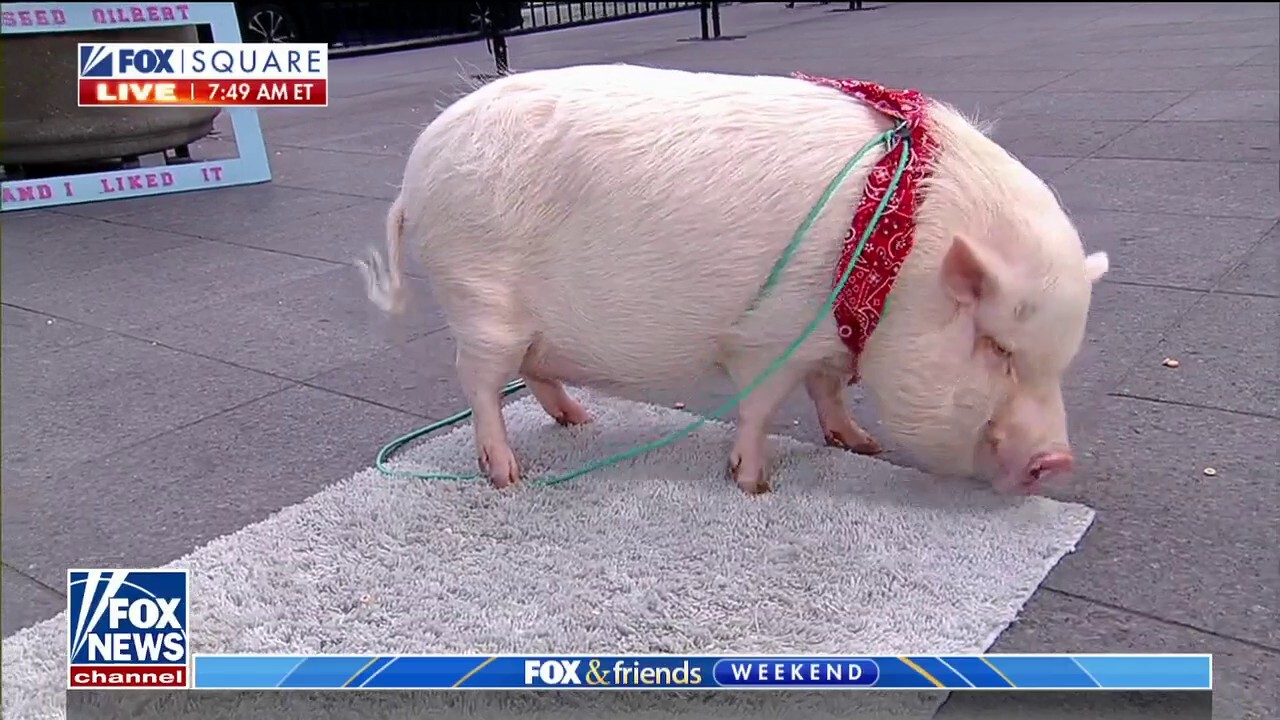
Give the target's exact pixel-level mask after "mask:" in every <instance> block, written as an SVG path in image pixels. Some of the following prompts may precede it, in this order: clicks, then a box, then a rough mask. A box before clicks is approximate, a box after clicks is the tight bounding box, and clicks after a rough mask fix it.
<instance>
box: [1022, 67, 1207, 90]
mask: <svg viewBox="0 0 1280 720" xmlns="http://www.w3.org/2000/svg"><path fill="white" fill-rule="evenodd" d="M1222 75H1223V72H1222V68H1217V67H1194V68H1134V69H1131V70H1126V71H1124V72H1117V71H1115V70H1112V69H1109V68H1091V69H1088V70H1081V71H1079V72H1075V73H1072V74H1070V75H1067V76H1066V77H1063V78H1061V79H1058V80H1056V81H1054V82H1051V83H1047V84H1046V85H1044V86H1043V89H1044V90H1045V91H1046V92H1172V91H1177V90H1185V89H1188V88H1193V89H1194V88H1201V87H1205V86H1207V85H1210V84H1211V83H1212V82H1213V81H1214V80H1216V79H1218V78H1220V77H1222Z"/></svg>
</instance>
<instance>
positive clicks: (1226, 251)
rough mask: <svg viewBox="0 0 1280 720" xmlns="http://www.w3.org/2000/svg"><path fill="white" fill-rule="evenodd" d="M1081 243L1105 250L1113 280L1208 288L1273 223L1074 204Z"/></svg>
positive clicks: (1250, 247) (1110, 276) (1254, 244)
mask: <svg viewBox="0 0 1280 720" xmlns="http://www.w3.org/2000/svg"><path fill="white" fill-rule="evenodd" d="M1071 218H1072V220H1073V221H1074V222H1075V224H1076V228H1077V229H1078V230H1079V231H1080V237H1081V238H1082V239H1083V240H1084V244H1085V247H1086V248H1087V249H1088V250H1089V251H1090V252H1093V251H1095V250H1105V251H1107V254H1108V258H1109V259H1110V260H1111V269H1110V270H1108V271H1107V275H1106V278H1107V280H1109V281H1113V282H1137V283H1147V284H1156V285H1173V286H1177V287H1184V288H1191V289H1195V290H1209V289H1211V288H1212V287H1213V286H1214V283H1216V282H1217V281H1218V279H1219V278H1221V277H1222V276H1223V275H1224V274H1226V273H1227V272H1228V271H1230V270H1231V268H1232V267H1234V266H1235V264H1236V263H1238V262H1240V261H1241V260H1243V259H1244V258H1245V257H1247V256H1248V254H1249V253H1250V252H1251V250H1252V249H1253V248H1254V247H1255V246H1256V245H1257V244H1258V241H1259V240H1260V239H1261V238H1262V236H1263V235H1264V234H1265V233H1266V232H1267V231H1268V230H1270V229H1271V227H1272V226H1273V225H1274V224H1275V223H1274V221H1272V220H1258V219H1253V218H1221V217H1203V216H1201V217H1196V216H1192V215H1167V214H1163V213H1139V212H1118V211H1112V210H1076V211H1074V212H1072V213H1071Z"/></svg>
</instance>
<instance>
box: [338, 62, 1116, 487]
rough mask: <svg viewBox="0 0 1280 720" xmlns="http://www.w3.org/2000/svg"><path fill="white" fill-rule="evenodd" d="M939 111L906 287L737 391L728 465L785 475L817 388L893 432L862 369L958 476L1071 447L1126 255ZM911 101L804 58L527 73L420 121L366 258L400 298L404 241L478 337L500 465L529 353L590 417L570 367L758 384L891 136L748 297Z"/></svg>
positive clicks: (918, 445) (564, 399)
mask: <svg viewBox="0 0 1280 720" xmlns="http://www.w3.org/2000/svg"><path fill="white" fill-rule="evenodd" d="M928 113H929V118H930V122H931V126H930V132H931V133H932V137H933V139H934V140H935V141H936V143H937V147H938V150H937V153H936V156H935V157H934V160H933V165H932V175H931V177H930V178H929V179H928V180H927V181H925V182H924V183H923V184H922V187H921V193H922V198H923V199H922V201H921V202H920V204H919V207H918V208H917V209H916V211H915V217H914V221H915V232H914V246H913V247H912V249H911V251H910V254H909V255H908V256H907V257H906V260H905V262H904V263H902V265H901V269H900V270H899V271H898V272H897V277H896V278H895V279H894V284H893V286H892V291H891V294H890V295H889V299H890V302H889V309H888V310H887V311H886V312H885V313H884V314H883V316H882V317H881V318H880V320H879V324H878V325H877V326H875V329H874V331H873V332H871V334H870V336H869V338H868V339H867V341H866V344H865V347H864V348H863V350H862V352H861V354H860V356H858V357H856V358H855V357H854V356H853V354H852V353H851V351H850V349H849V346H848V345H847V344H846V343H845V342H844V341H842V339H841V338H840V336H839V333H838V332H837V325H836V321H835V319H833V318H832V317H827V318H825V320H824V322H823V324H822V325H820V326H819V327H818V329H817V330H816V331H815V332H814V333H813V334H812V335H810V336H809V338H808V339H807V340H806V341H805V342H804V343H803V344H802V345H800V347H799V348H798V350H797V351H796V352H795V354H794V355H793V356H792V357H791V359H790V361H789V362H788V363H787V364H786V365H784V366H783V367H782V368H781V369H779V370H778V371H777V372H775V373H774V374H773V375H772V376H771V377H770V378H769V379H768V380H766V381H765V382H764V383H763V384H761V385H760V386H759V387H757V388H756V389H755V390H754V392H752V393H751V394H750V395H748V396H747V398H746V399H745V400H744V401H743V402H742V404H741V405H740V406H739V408H738V416H739V422H738V426H737V439H736V442H735V444H734V447H733V449H732V451H731V454H730V459H729V467H730V472H731V474H732V475H733V477H734V478H735V479H736V481H737V483H738V484H739V486H740V487H741V488H742V489H743V490H745V491H747V492H750V493H755V492H764V491H766V490H767V489H768V473H767V467H768V454H767V452H766V443H765V439H766V428H767V427H768V424H769V421H770V418H771V416H772V414H773V413H774V412H775V410H776V409H777V408H778V406H779V405H780V404H781V403H782V402H783V400H784V399H785V398H786V397H787V396H788V395H789V394H790V393H792V392H793V391H795V390H797V389H798V388H799V387H800V386H803V387H804V388H805V390H806V392H807V393H808V395H809V396H810V398H811V399H812V400H813V402H814V404H815V407H816V409H817V413H818V417H819V420H820V424H821V426H822V429H823V432H824V433H825V435H826V438H827V442H828V443H829V444H834V445H840V446H843V447H847V448H849V449H851V450H854V451H857V452H864V453H875V452H878V451H879V444H878V443H877V442H876V441H875V440H874V439H872V438H871V436H870V435H869V434H868V433H867V432H866V431H865V430H864V429H862V428H861V427H859V426H858V425H857V424H856V423H855V422H854V420H853V419H852V417H851V415H850V413H849V411H848V409H847V407H846V406H845V403H844V400H843V397H842V389H843V388H844V387H845V385H846V384H847V383H848V382H849V381H850V379H851V378H853V377H854V369H855V368H856V371H857V377H858V382H859V383H860V384H861V385H863V386H864V387H865V388H866V390H867V392H868V394H869V395H870V396H871V397H872V399H873V400H874V401H875V405H876V407H877V410H878V413H879V415H880V419H881V421H882V424H883V426H884V428H885V432H886V433H887V438H885V439H887V440H889V441H892V442H893V443H894V444H896V445H899V446H901V447H902V448H903V449H905V450H907V451H908V452H909V453H910V454H912V455H914V456H915V457H916V458H917V459H918V460H919V461H921V462H922V463H923V464H924V465H925V466H926V467H927V468H928V469H930V470H932V471H934V472H936V473H938V474H945V475H980V476H984V477H987V478H989V479H990V480H991V481H992V482H993V483H994V485H995V487H996V488H997V489H998V490H1000V491H1003V492H1010V491H1032V490H1034V489H1036V488H1037V487H1038V484H1039V483H1040V482H1041V481H1042V480H1045V479H1046V478H1048V477H1049V476H1051V475H1062V474H1066V473H1067V472H1068V471H1070V470H1071V469H1072V464H1073V461H1072V453H1071V448H1070V443H1069V441H1068V438H1067V429H1066V426H1067V423H1066V414H1065V409H1064V405H1063V398H1062V378H1063V374H1064V372H1065V371H1066V370H1067V368H1068V366H1069V365H1070V363H1071V362H1072V360H1073V358H1074V356H1075V355H1076V353H1077V351H1078V349H1079V347H1080V344H1081V341H1082V339H1083V336H1084V332H1085V325H1086V319H1087V315H1088V311H1089V303H1090V297H1091V293H1092V285H1093V283H1094V282H1096V281H1097V280H1098V279H1099V278H1100V277H1102V275H1103V274H1104V273H1106V271H1107V269H1108V261H1107V257H1106V255H1105V254H1103V253H1094V254H1092V255H1088V256H1086V254H1085V252H1084V249H1083V247H1082V244H1081V241H1080V238H1079V236H1078V234H1077V232H1076V230H1075V228H1074V227H1073V225H1072V223H1071V221H1070V220H1069V219H1068V217H1067V215H1066V213H1065V212H1064V211H1063V209H1062V208H1061V207H1060V205H1059V203H1058V201H1057V199H1056V197H1055V196H1054V194H1053V192H1052V191H1051V190H1050V189H1049V188H1048V187H1047V186H1046V185H1045V183H1044V182H1042V181H1041V180H1040V179H1039V178H1038V177H1036V175H1035V174H1033V173H1032V172H1031V171H1029V170H1028V169H1027V168H1026V167H1025V166H1023V165H1022V164H1021V163H1020V162H1018V161H1017V160H1016V159H1015V158H1013V157H1012V156H1011V155H1009V154H1008V153H1007V152H1006V151H1005V150H1003V149H1002V148H1001V147H1000V146H998V145H997V144H995V143H994V142H992V141H991V140H990V139H988V138H987V137H986V136H985V135H984V134H983V133H982V132H981V131H980V130H978V129H977V128H975V127H974V126H973V125H972V124H971V123H970V122H968V121H967V120H966V119H965V118H963V117H962V116H961V115H960V114H959V113H958V112H956V111H955V110H954V109H952V108H950V107H948V106H946V105H943V104H941V103H936V102H932V101H930V104H929V107H928ZM893 122H894V120H893V118H890V117H888V116H886V115H885V114H883V113H882V112H879V111H877V110H876V109H874V108H872V107H871V106H869V105H868V104H866V103H864V102H860V101H859V100H857V99H855V98H852V97H850V96H849V95H848V94H846V93H844V92H841V91H840V90H838V89H835V88H832V87H826V86H823V85H821V84H818V83H815V82H811V81H807V80H804V79H797V78H786V77H769V76H762V77H749V76H739V75H725V74H716V73H693V72H685V71H679V70H666V69H656V68H648V67H637V66H627V65H603V66H582V67H570V68H564V69H557V70H539V71H532V72H526V73H520V74H516V75H512V76H508V77H505V78H502V79H499V80H496V81H494V82H492V83H490V84H488V85H485V86H483V87H481V88H479V89H477V90H475V91H474V92H471V93H470V94H468V95H467V96H465V97H463V98H461V99H460V100H458V101H456V102H455V103H454V104H453V105H451V106H450V107H448V108H447V109H446V110H445V111H444V112H443V113H441V114H440V116H439V117H438V118H436V120H435V121H434V122H432V123H431V124H430V125H429V126H428V127H427V128H426V129H425V130H424V131H423V132H422V134H421V136H420V137H419V138H418V141H417V143H416V145H415V146H414V148H413V151H412V153H411V155H410V157H409V160H408V162H407V167H406V169H405V174H404V180H403V185H402V189H401V192H400V195H399V197H398V198H397V199H396V200H395V202H394V203H393V205H392V207H391V210H390V213H389V215H388V222H387V249H388V254H387V257H386V259H385V260H384V259H383V257H382V256H381V255H380V254H379V253H378V252H377V251H376V250H375V251H373V254H372V256H371V258H370V260H369V261H368V262H367V263H361V268H362V270H363V271H364V273H365V278H366V281H367V283H368V290H369V296H370V298H371V300H373V301H374V302H375V303H377V304H378V305H379V306H380V307H382V308H383V309H384V310H386V311H389V312H399V311H401V310H403V308H404V307H405V298H404V283H403V275H402V272H403V271H402V269H401V263H402V255H403V252H402V245H403V243H404V242H405V241H406V240H408V241H409V242H410V243H411V245H412V247H413V249H414V250H416V251H417V255H418V256H419V258H420V260H421V262H422V263H423V265H424V267H425V268H426V270H427V274H428V276H429V277H430V279H431V281H432V287H433V292H434V294H435V296H436V298H437V300H438V302H439V304H440V305H441V307H442V309H443V311H444V313H445V315H446V317H447V319H448V323H449V325H450V327H451V328H452V331H453V334H454V337H455V339H456V342H457V372H458V379H459V381H460V384H461V386H462V388H463V389H464V391H465V392H466V395H467V398H468V400H469V402H470V405H471V408H472V411H473V413H474V415H473V419H474V428H475V434H476V447H477V451H478V453H479V463H480V467H481V469H482V470H483V472H484V473H486V475H487V476H488V477H489V478H490V480H491V481H492V482H493V484H494V485H496V486H498V487H504V486H507V485H509V484H511V483H513V482H516V481H517V480H518V479H519V477H520V465H519V462H518V461H517V458H516V456H515V454H514V453H513V452H512V449H511V445H510V443H509V441H508V437H507V432H506V426H505V423H504V421H503V417H502V410H501V406H500V399H499V391H500V389H501V388H502V386H503V385H504V384H505V383H506V382H507V381H508V380H510V379H511V378H512V377H514V376H516V375H519V376H520V377H522V378H524V380H525V381H526V383H527V384H528V387H529V389H530V390H531V391H532V393H533V395H534V396H535V397H536V398H537V401H538V402H539V403H540V404H541V406H542V407H543V408H544V409H545V410H546V412H547V413H548V414H549V415H551V417H553V418H555V419H556V420H557V421H558V422H560V423H562V424H578V423H585V422H588V421H589V419H590V416H589V414H588V412H587V410H586V409H585V408H583V407H582V406H581V405H580V404H579V403H578V402H577V401H576V400H574V399H573V398H572V397H571V396H570V395H569V394H568V392H566V390H565V386H564V383H568V384H570V385H579V386H593V387H610V386H634V387H644V386H649V385H659V384H663V383H667V382H673V381H679V380H681V379H686V378H689V377H691V376H697V375H700V374H701V373H702V372H704V371H706V370H707V369H719V370H723V371H724V372H727V374H728V376H729V377H730V378H731V379H732V380H733V381H734V383H735V384H736V385H737V386H738V387H739V388H741V387H744V386H746V385H747V384H749V383H751V382H752V381H754V380H755V379H756V377H757V376H758V375H759V374H760V373H761V372H762V371H763V370H764V369H765V368H766V367H767V366H768V365H769V364H770V363H772V362H773V361H774V360H775V359H776V358H778V357H779V356H780V355H782V354H783V352H784V351H785V349H786V348H787V347H788V346H789V345H790V344H791V343H792V342H794V341H795V340H796V338H797V337H799V335H800V334H801V332H802V331H803V330H804V328H805V327H806V326H807V325H808V324H809V323H810V322H812V320H813V318H814V317H815V315H816V314H817V313H818V312H819V311H820V310H821V309H822V307H823V306H824V303H825V302H826V299H827V294H828V293H829V292H830V291H831V287H832V283H833V279H834V278H835V277H836V276H837V275H838V269H839V268H838V265H839V262H840V255H841V251H842V249H843V247H844V244H845V236H846V233H847V231H848V230H849V227H850V222H851V219H852V217H853V212H854V209H855V208H857V207H858V205H859V202H860V201H861V199H862V193H863V191H864V189H865V187H866V183H867V177H868V173H869V171H870V169H871V167H872V165H874V164H875V163H876V162H877V161H878V160H880V159H881V157H882V156H883V155H884V153H885V150H884V148H880V149H877V150H876V152H874V153H871V154H869V155H868V156H867V157H866V158H865V159H864V160H863V161H862V162H861V163H860V164H859V166H858V168H857V169H856V170H855V171H854V173H853V174H852V175H851V176H850V177H849V178H848V180H847V181H846V182H845V183H844V184H842V185H841V186H840V187H839V189H838V191H837V192H836V193H835V195H834V196H833V197H832V199H831V202H830V203H829V204H828V205H827V206H826V209H825V210H824V211H823V212H822V214H821V215H820V216H819V217H818V218H817V220H816V222H815V223H814V225H813V226H812V228H811V230H810V232H809V234H808V236H807V237H806V238H805V239H804V240H803V241H802V242H801V244H800V245H799V249H798V250H797V251H796V253H795V255H794V256H793V257H792V259H791V261H790V263H789V264H788V265H787V266H786V268H785V270H784V271H783V272H782V274H781V276H780V278H779V280H778V283H777V285H776V286H775V287H773V289H772V291H771V292H770V293H769V294H768V295H767V297H766V298H765V299H764V300H763V301H762V302H760V303H759V304H758V305H757V306H755V307H754V308H752V307H751V304H752V302H753V300H755V298H756V296H757V294H758V293H759V292H760V290H761V287H762V286H763V285H764V283H765V279H766V277H767V276H768V275H769V273H770V271H771V270H772V269H773V267H774V264H775V262H777V260H778V258H779V256H780V255H781V254H782V252H783V251H784V249H785V248H786V246H787V244H788V242H789V241H790V240H791V238H792V235H793V233H794V232H795V230H796V227H797V225H798V224H799V223H800V221H801V220H802V219H803V218H805V216H806V215H807V214H808V213H809V212H810V211H811V209H812V208H813V206H814V204H815V202H816V201H817V199H818V196H819V195H820V194H821V193H822V192H823V190H824V188H825V187H826V186H827V184H828V183H829V182H830V181H831V179H832V178H833V177H835V176H836V175H837V173H839V172H840V169H841V167H842V166H843V165H844V164H845V163H846V162H848V160H849V159H850V157H852V156H853V155H854V153H856V152H857V151H858V149H859V148H861V147H862V146H863V145H864V144H866V143H867V142H868V140H870V139H872V138H873V137H875V136H876V135H878V134H880V133H882V132H884V131H885V130H887V129H889V128H891V127H892V126H893ZM828 315H830V314H828Z"/></svg>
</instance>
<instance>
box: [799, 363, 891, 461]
mask: <svg viewBox="0 0 1280 720" xmlns="http://www.w3.org/2000/svg"><path fill="white" fill-rule="evenodd" d="M845 385H846V383H845V382H844V381H843V380H842V379H841V377H840V376H839V375H837V374H835V373H833V372H831V371H830V370H826V369H816V370H813V371H811V372H810V373H809V374H808V375H806V376H805V378H804V389H805V391H806V392H807V393H808V394H809V399H810V400H812V401H813V405H814V407H815V408H816V409H817V411H818V424H819V425H820V426H821V427H822V435H823V437H824V438H825V439H826V442H827V445H830V446H832V447H838V448H842V449H844V450H851V451H853V452H856V453H858V454H860V455H877V454H879V453H880V452H882V451H883V448H881V447H880V443H878V442H876V440H875V438H873V437H871V434H870V433H868V432H867V431H866V430H863V429H862V428H861V427H860V426H859V425H858V423H856V422H854V420H853V416H852V415H850V414H849V408H848V407H847V406H846V405H845V404H844V394H843V391H844V387H845Z"/></svg>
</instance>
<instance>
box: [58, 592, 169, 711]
mask: <svg viewBox="0 0 1280 720" xmlns="http://www.w3.org/2000/svg"><path fill="white" fill-rule="evenodd" d="M189 589H190V587H189V582H188V577H187V571H186V570H68V571H67V630H68V632H67V638H68V646H67V653H68V654H67V661H68V666H69V667H68V676H67V686H68V687H70V688H185V687H188V685H189V675H190V672H189V668H188V662H189V649H188V639H187V598H188V590H189Z"/></svg>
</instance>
